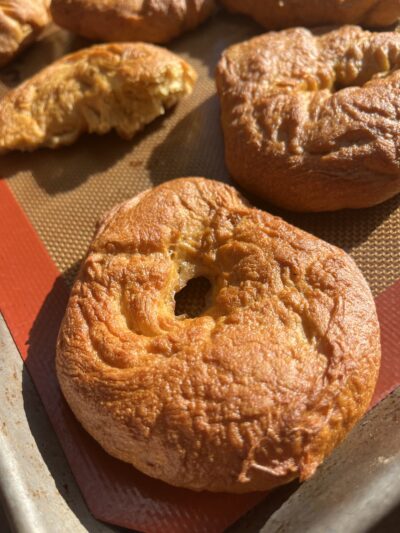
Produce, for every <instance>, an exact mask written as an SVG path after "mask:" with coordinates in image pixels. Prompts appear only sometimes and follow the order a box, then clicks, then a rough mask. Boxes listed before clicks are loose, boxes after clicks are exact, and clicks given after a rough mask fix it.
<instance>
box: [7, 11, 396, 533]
mask: <svg viewBox="0 0 400 533" xmlns="http://www.w3.org/2000/svg"><path fill="white" fill-rule="evenodd" d="M259 32H260V28H259V27H258V26H256V25H255V24H253V23H251V22H249V21H247V20H246V19H245V18H243V17H232V16H229V15H226V14H222V13H221V14H219V15H217V16H216V17H214V18H213V19H212V20H210V21H209V22H207V23H206V24H205V25H203V26H202V27H201V28H199V29H198V30H196V31H194V32H192V33H191V34H189V35H187V36H184V37H182V38H181V39H178V40H176V41H174V42H173V43H172V45H171V46H170V48H171V49H172V50H174V51H175V52H177V53H179V54H180V55H182V56H183V57H184V58H186V59H187V60H188V61H189V62H190V63H191V64H192V65H193V66H194V67H195V69H196V70H197V71H198V73H199V82H198V84H197V86H196V89H195V91H194V94H193V95H192V96H191V97H190V98H187V99H186V100H184V101H183V102H182V103H181V104H179V105H178V107H177V108H176V109H175V110H174V111H173V112H171V113H169V114H168V115H167V116H166V117H164V118H162V119H159V120H157V121H156V122H155V123H154V124H152V125H150V126H149V127H148V128H147V129H146V130H145V131H144V132H143V133H142V134H140V135H139V136H138V137H137V138H136V139H134V140H133V141H131V142H125V141H121V140H120V139H119V138H118V137H117V136H116V135H115V134H110V135H106V136H104V137H89V136H85V137H83V138H82V139H81V140H80V141H79V142H78V143H76V144H75V145H73V146H71V147H68V148H63V149H61V150H57V151H50V150H39V151H37V152H34V153H32V154H10V155H8V156H5V157H2V158H1V160H0V176H3V177H4V178H5V179H4V180H3V181H0V242H1V244H2V246H1V247H0V276H1V277H0V305H1V308H0V310H1V312H2V313H3V315H4V316H5V318H6V321H7V323H8V325H9V327H10V329H11V331H12V334H13V336H14V339H15V340H16V343H17V345H18V347H19V349H20V351H21V354H22V356H23V357H24V359H25V360H26V363H27V366H28V368H29V371H30V373H31V374H32V376H33V379H34V381H35V383H36V386H37V388H38V390H39V392H40V394H41V396H42V399H43V402H44V404H45V406H46V409H47V410H48V412H49V416H50V418H51V420H52V423H53V425H54V427H55V429H56V431H57V433H58V435H59V438H60V441H61V443H62V445H63V447H64V450H65V453H66V455H67V457H68V459H69V461H70V464H71V467H72V469H73V471H74V473H75V476H76V478H77V481H78V483H79V486H80V488H81V490H82V492H83V494H84V496H85V499H86V501H87V503H88V506H89V508H90V509H91V511H92V513H93V514H94V515H95V516H96V517H97V518H100V519H102V520H105V521H109V522H112V523H116V524H119V525H122V526H125V527H130V528H134V529H138V530H143V531H148V532H157V531H168V532H175V531H176V532H183V531H188V532H189V531H190V532H193V533H197V532H203V531H204V532H213V531H216V532H217V531H222V530H223V529H224V528H226V527H227V526H228V525H229V524H230V523H232V522H233V521H235V520H236V519H237V518H238V517H239V516H240V515H242V514H243V513H245V512H246V510H247V509H249V508H250V507H252V506H253V505H255V504H256V503H257V502H258V501H260V499H262V498H264V497H265V495H263V494H255V495H247V496H232V495H223V494H221V495H211V494H207V493H203V494H195V493H192V492H189V491H184V490H179V489H175V488H171V487H167V486H166V485H164V484H163V483H160V482H157V481H154V480H151V479H149V478H147V477H146V476H143V475H141V474H140V473H138V472H136V471H135V470H134V469H133V468H131V467H129V466H127V465H125V464H123V463H120V462H119V461H116V460H114V459H112V458H111V457H109V456H108V455H107V454H105V453H104V452H103V451H102V450H101V449H100V447H99V446H98V445H97V444H96V443H95V442H94V441H93V440H92V439H91V438H90V437H89V436H88V435H86V433H85V432H84V431H83V430H81V428H80V426H79V424H78V423H77V422H76V421H75V419H74V418H73V416H72V415H71V413H70V411H69V409H68V407H67V406H66V404H65V402H64V401H63V399H62V397H61V395H60V391H59V388H58V385H57V381H56V378H55V374H54V346H55V339H56V335H57V331H58V326H59V323H60V321H61V318H62V315H63V312H64V309H65V305H66V301H67V296H68V289H67V284H69V283H70V282H71V280H72V278H73V276H74V273H75V272H76V269H77V266H78V264H79V261H80V260H81V258H82V256H83V255H84V253H85V250H86V248H87V245H88V243H89V241H90V238H91V235H92V233H93V229H94V226H95V222H96V220H97V219H98V217H99V216H100V215H101V214H102V213H104V212H105V211H107V210H108V209H109V208H110V207H112V206H113V205H114V204H115V203H117V202H120V201H122V200H124V199H126V198H128V197H131V196H134V195H135V194H137V193H138V192H140V191H142V190H144V189H146V188H148V187H149V186H152V185H154V184H158V183H160V182H162V181H165V180H168V179H172V178H175V177H179V176H185V175H201V176H206V177H209V178H214V179H221V180H223V181H227V180H228V179H229V178H228V174H227V171H226V168H225V166H224V160H223V141H222V134H221V129H220V124H219V106H218V100H217V97H216V94H215V86H214V69H215V65H216V63H217V61H218V58H219V57H220V54H221V52H222V50H223V49H224V48H225V47H226V46H228V45H230V44H232V43H234V42H238V41H240V40H243V39H246V38H248V37H250V36H251V35H254V34H256V33H259ZM85 44H86V43H85V42H84V41H83V40H82V39H79V38H76V37H73V36H71V35H69V34H68V33H67V32H64V31H60V30H57V29H56V28H54V27H53V28H51V29H50V31H49V32H48V35H47V36H46V37H45V38H44V39H43V40H42V41H41V42H40V43H38V44H37V45H36V46H34V47H33V48H31V49H30V50H29V51H27V52H26V53H25V54H24V55H23V56H21V58H20V59H19V60H18V61H17V62H16V63H14V64H13V65H12V66H10V67H8V68H6V69H5V70H3V71H1V72H0V93H2V92H5V91H6V90H7V89H8V88H10V87H12V86H14V85H16V84H17V83H18V82H20V81H22V80H23V79H25V78H26V77H27V76H29V75H31V74H32V73H34V72H35V71H37V70H38V69H39V68H41V67H42V66H44V65H46V64H48V63H49V62H51V61H52V60H54V59H55V58H57V57H59V56H61V55H62V54H64V53H66V52H68V51H70V50H73V49H76V48H79V47H81V46H84V45H85ZM10 191H12V193H11V192H10ZM251 200H252V201H253V202H254V203H256V204H257V205H258V206H259V207H262V208H264V209H268V210H270V211H272V212H274V213H279V214H280V215H282V216H283V217H284V218H286V219H287V220H289V221H291V222H293V223H295V224H296V225H298V226H300V227H303V228H304V229H306V230H308V231H311V232H312V233H314V234H316V235H319V236H321V237H322V238H324V239H326V240H328V241H329V242H332V243H334V244H337V245H339V246H342V247H343V248H345V249H346V250H347V251H349V253H350V254H351V255H352V256H353V257H354V258H355V260H356V261H357V263H358V265H359V266H360V268H361V270H362V271H363V272H364V274H365V276H366V278H367V280H368V281H369V283H370V285H371V287H372V290H373V292H374V294H375V295H378V294H380V293H382V294H381V295H380V296H379V297H378V299H377V304H378V310H379V315H380V320H381V324H382V334H383V339H382V341H383V348H384V364H383V366H382V373H381V379H380V382H379V387H378V389H377V392H376V395H375V400H376V401H377V400H379V399H381V398H382V397H384V396H385V395H386V394H388V392H390V390H392V389H393V388H394V387H395V386H397V385H399V384H400V365H399V359H400V357H399V354H398V351H399V349H398V346H399V345H400V343H399V341H400V306H399V305H398V304H399V292H400V286H399V284H396V285H394V286H393V287H392V288H390V289H388V290H387V291H385V292H383V291H384V290H385V289H386V288H388V287H390V286H392V285H393V284H394V282H395V281H396V280H397V279H398V278H400V262H399V256H400V207H399V204H400V197H397V198H394V199H392V200H390V201H389V202H386V203H385V204H383V205H381V206H377V207H375V208H371V209H366V210H362V211H357V212H355V211H343V212H339V213H331V214H313V215H297V214H293V213H284V212H278V211H277V210H276V209H274V208H273V207H271V206H267V205H266V204H263V203H260V202H258V201H257V199H251ZM21 207H22V209H21ZM38 236H39V237H40V240H39V239H38ZM60 272H61V274H62V275H60ZM65 281H66V282H67V284H66V283H65Z"/></svg>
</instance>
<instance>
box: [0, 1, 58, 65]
mask: <svg viewBox="0 0 400 533" xmlns="http://www.w3.org/2000/svg"><path fill="white" fill-rule="evenodd" d="M49 4H50V0H0V67H1V66H3V65H5V64H6V63H8V62H9V61H11V60H12V59H13V58H14V57H15V56H16V55H17V54H18V53H19V52H20V51H21V50H23V49H24V48H26V46H28V45H29V44H30V43H32V42H33V41H34V40H35V39H36V37H37V36H38V35H39V33H40V32H41V31H42V30H43V28H44V27H45V26H47V24H48V23H49V21H50V15H49Z"/></svg>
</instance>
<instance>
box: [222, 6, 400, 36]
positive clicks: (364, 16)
mask: <svg viewBox="0 0 400 533" xmlns="http://www.w3.org/2000/svg"><path fill="white" fill-rule="evenodd" d="M221 3H222V4H223V5H224V6H225V7H226V8H227V9H229V10H230V11H233V12H234V13H243V14H244V15H249V16H251V17H253V18H254V19H255V20H256V21H257V22H258V23H259V24H261V25H262V26H264V27H265V28H267V29H268V30H280V29H283V28H290V27H293V26H307V27H312V26H323V25H325V24H360V25H361V26H364V27H367V28H379V27H387V26H391V25H392V24H395V23H396V22H398V20H399V19H400V0H307V1H304V0H221Z"/></svg>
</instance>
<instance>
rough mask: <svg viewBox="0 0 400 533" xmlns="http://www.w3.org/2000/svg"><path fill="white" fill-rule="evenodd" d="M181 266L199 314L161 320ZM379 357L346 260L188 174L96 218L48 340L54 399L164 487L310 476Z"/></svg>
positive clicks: (361, 405) (374, 327)
mask: <svg viewBox="0 0 400 533" xmlns="http://www.w3.org/2000/svg"><path fill="white" fill-rule="evenodd" d="M196 276H206V277H208V279H209V280H210V281H211V283H212V287H213V289H212V295H211V299H210V300H211V301H210V306H209V308H208V309H206V310H205V311H204V312H203V314H202V315H201V316H199V317H196V318H187V317H185V316H175V314H174V295H175V293H176V292H177V291H179V290H180V289H181V288H182V287H184V286H185V284H186V283H187V281H188V280H189V279H191V278H193V277H196ZM379 362H380V343H379V326H378V321H377V316H376V311H375V305H374V301H373V299H372V296H371V293H370V290H369V288H368V286H367V284H366V282H365V280H364V278H363V276H362V275H361V273H360V271H359V270H358V268H357V267H356V265H355V263H354V262H353V261H352V259H351V258H350V257H349V256H348V255H346V253H345V252H343V251H342V250H339V249H337V248H335V247H333V246H330V245H329V244H327V243H325V242H323V241H321V240H319V239H317V238H315V237H313V236H312V235H309V234H307V233H305V232H303V231H301V230H299V229H296V228H294V227H293V226H290V225H289V224H287V223H285V222H284V221H283V220H281V219H279V218H275V217H273V216H271V215H269V214H267V213H265V212H262V211H259V210H257V209H255V208H252V207H250V206H248V204H247V203H245V202H244V201H243V199H242V198H241V197H240V195H239V194H238V193H237V192H236V191H235V190H234V189H233V188H232V187H229V186H227V185H223V184H222V183H219V182H214V181H209V180H205V179H201V178H185V179H180V180H175V181H170V182H167V183H165V184H163V185H161V186H159V187H157V188H155V189H153V190H149V191H146V192H144V193H142V194H140V195H139V196H137V197H136V198H134V199H132V200H130V201H128V202H126V203H124V204H122V205H120V206H118V207H116V208H115V209H114V210H113V211H111V213H109V214H108V215H107V216H106V217H105V219H104V220H103V221H102V223H101V224H100V227H99V229H98V231H97V234H96V236H95V238H94V240H93V242H92V244H91V246H90V248H89V252H88V255H87V257H86V259H85V261H84V263H83V265H82V267H81V271H80V273H79V275H78V278H77V281H76V282H75V284H74V287H73V290H72V294H71V298H70V301H69V304H68V308H67V311H66V315H65V318H64V321H63V324H62V327H61V330H60V334H59V339H58V347H57V374H58V378H59V382H60V384H61V388H62V390H63V393H64V395H65V398H66V399H67V401H68V403H69V405H70V406H71V408H72V410H73V411H74V413H75V415H76V416H77V418H78V419H79V420H80V422H81V423H82V424H83V426H84V427H85V428H86V430H87V431H88V432H89V433H91V435H92V436H93V437H94V438H95V439H96V440H98V442H99V443H100V444H101V445H102V446H103V447H104V449H105V450H107V451H108V452H109V453H110V454H112V455H114V456H115V457H117V458H119V459H122V460H123V461H126V462H128V463H132V464H133V465H134V466H135V467H136V468H138V469H139V470H141V471H143V472H144V473H146V474H148V475H150V476H153V477H155V478H159V479H162V480H164V481H166V482H167V483H170V484H172V485H177V486H180V487H186V488H189V489H194V490H210V491H227V492H248V491H255V490H265V489H269V488H272V487H275V486H277V485H281V484H283V483H287V482H288V481H290V480H292V479H293V478H296V477H298V476H299V477H300V479H301V480H304V479H306V478H308V477H309V476H311V475H312V474H313V473H314V471H315V469H316V468H317V466H318V465H319V464H320V463H321V461H322V460H323V459H324V457H325V456H326V455H328V454H329V453H330V452H331V451H332V449H333V448H334V447H335V446H336V445H337V444H338V443H339V442H340V441H341V440H342V439H343V438H344V437H345V435H346V434H347V432H348V431H349V430H350V429H351V427H352V426H353V424H354V423H355V422H356V421H357V420H358V419H359V418H360V417H361V416H362V414H363V413H364V412H365V410H366V409H367V407H368V404H369V402H370V399H371V396H372V393H373V390H374V387H375V383H376V379H377V374H378V368H379Z"/></svg>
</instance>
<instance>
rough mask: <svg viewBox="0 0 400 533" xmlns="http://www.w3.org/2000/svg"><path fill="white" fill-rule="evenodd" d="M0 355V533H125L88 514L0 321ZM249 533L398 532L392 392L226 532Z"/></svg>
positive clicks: (399, 475) (397, 420) (397, 419)
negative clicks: (304, 475) (309, 473)
mask: <svg viewBox="0 0 400 533" xmlns="http://www.w3.org/2000/svg"><path fill="white" fill-rule="evenodd" d="M0 353H1V359H0V361H1V362H0V364H1V369H0V380H1V387H0V429H1V431H0V499H1V503H2V506H3V509H4V514H5V516H6V517H7V519H5V517H4V515H2V513H0V532H1V533H3V532H4V533H7V532H8V531H10V530H11V531H13V532H17V533H32V532H33V533H58V532H60V533H64V532H65V533H69V532H71V533H72V532H73V533H81V532H84V531H89V532H90V533H112V532H113V533H115V532H123V531H125V532H126V531H127V530H123V529H121V528H117V527H112V526H109V525H106V524H103V523H101V522H99V521H97V520H95V519H94V518H93V517H92V516H91V515H90V513H89V511H88V509H87V507H86V505H85V503H84V501H83V498H82V496H81V493H80V491H79V488H78V487H77V485H76V483H75V481H74V478H73V476H72V473H71V471H70V469H69V466H68V463H67V461H66V459H65V457H64V454H63V452H62V450H61V447H60V444H59V442H58V440H57V437H56V436H55V434H54V431H53V429H52V427H51V425H50V422H49V421H48V419H47V415H46V413H45V410H44V407H43V406H42V404H41V401H40V399H39V397H38V395H37V392H36V390H35V388H34V385H33V384H32V381H31V379H30V376H29V374H28V372H27V370H26V368H25V367H24V365H23V362H22V359H21V357H20V355H19V352H18V350H17V348H16V346H15V344H14V342H13V339H12V337H11V335H10V333H9V331H8V328H7V326H6V324H5V322H4V320H3V318H2V317H1V316H0ZM6 520H7V522H8V526H7V524H6V522H5V521H6ZM258 531H261V532H263V533H286V532H287V533H292V532H293V533H305V532H307V533H322V532H323V533H366V532H367V533H381V532H382V533H392V532H393V533H398V532H400V388H399V389H397V390H396V391H395V392H394V393H392V394H391V395H390V396H389V397H387V398H386V399H385V400H384V401H382V402H381V403H380V404H379V405H378V406H377V407H376V408H375V409H373V410H372V411H371V412H369V413H368V414H367V415H366V417H364V418H363V420H362V421H361V423H360V424H358V426H357V427H356V428H355V429H354V430H353V431H352V432H351V434H350V436H349V437H348V438H347V439H346V441H345V442H344V443H343V444H342V445H341V446H340V447H339V448H338V449H337V450H335V452H334V453H333V454H332V456H331V457H330V458H329V459H328V460H327V461H325V463H324V464H323V465H322V466H321V467H320V468H319V469H318V471H317V473H316V475H315V476H314V477H313V478H312V479H311V480H309V481H307V482H306V483H304V484H303V485H298V484H296V483H294V484H293V483H292V484H291V485H288V486H287V487H283V488H281V489H278V490H277V491H275V492H274V493H272V494H271V495H270V496H269V497H268V498H266V500H265V501H264V502H263V503H261V504H260V505H258V506H257V507H256V508H254V509H253V510H252V511H251V512H250V513H248V514H247V515H246V516H245V517H243V518H242V519H241V520H240V521H239V522H237V523H236V524H235V525H234V526H232V527H231V528H230V529H229V532H230V533H241V532H249V533H252V532H254V533H255V532H258ZM150 533H151V532H150Z"/></svg>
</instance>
